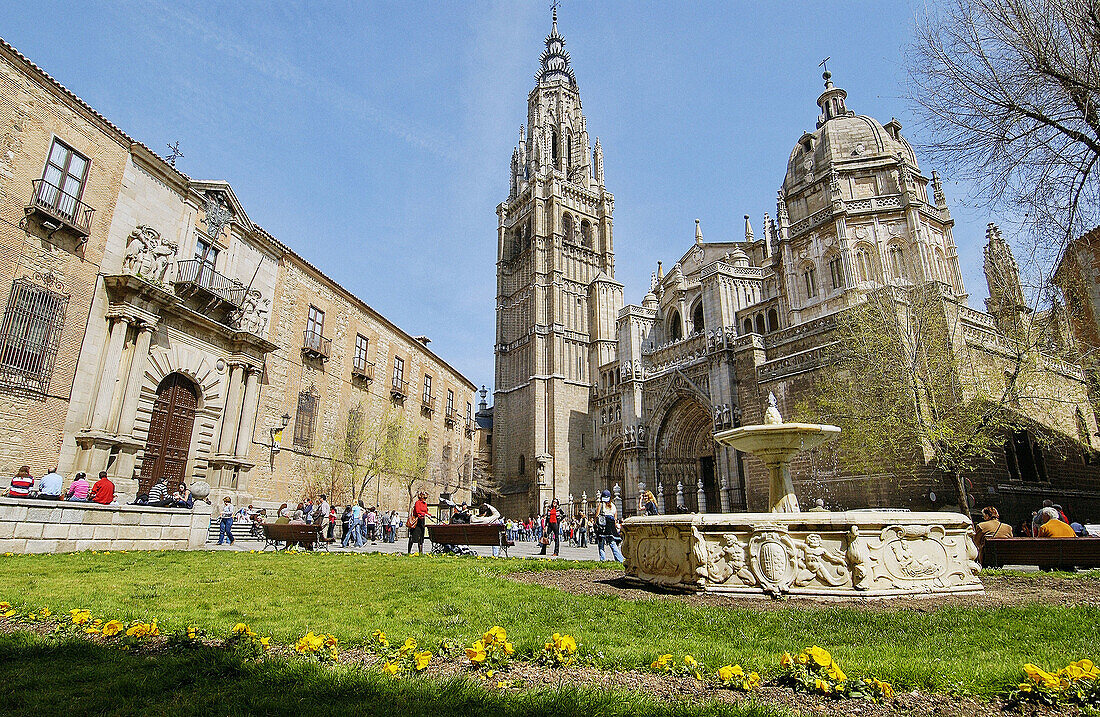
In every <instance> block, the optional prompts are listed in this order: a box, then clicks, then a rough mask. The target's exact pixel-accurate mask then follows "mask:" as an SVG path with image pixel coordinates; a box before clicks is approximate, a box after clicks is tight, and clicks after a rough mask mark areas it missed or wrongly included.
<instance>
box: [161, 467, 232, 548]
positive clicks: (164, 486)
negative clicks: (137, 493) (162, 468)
mask: <svg viewBox="0 0 1100 717" xmlns="http://www.w3.org/2000/svg"><path fill="white" fill-rule="evenodd" d="M146 505H149V506H153V507H154V508H167V507H169V506H171V505H172V496H171V495H169V493H168V481H167V480H165V479H164V478H161V479H160V480H159V481H157V484H156V485H154V486H153V487H152V488H150V489H149V502H148V503H146ZM229 517H230V518H232V517H233V516H232V515H230V516H229ZM230 542H232V541H230Z"/></svg>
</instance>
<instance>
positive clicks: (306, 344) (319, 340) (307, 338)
mask: <svg viewBox="0 0 1100 717" xmlns="http://www.w3.org/2000/svg"><path fill="white" fill-rule="evenodd" d="M302 352H303V353H307V354H312V355H314V356H319V357H321V358H325V359H327V358H328V357H329V356H330V355H331V353H332V339H326V338H325V337H324V336H322V335H321V334H319V333H318V332H316V331H310V330H309V329H306V330H305V331H303V332H302Z"/></svg>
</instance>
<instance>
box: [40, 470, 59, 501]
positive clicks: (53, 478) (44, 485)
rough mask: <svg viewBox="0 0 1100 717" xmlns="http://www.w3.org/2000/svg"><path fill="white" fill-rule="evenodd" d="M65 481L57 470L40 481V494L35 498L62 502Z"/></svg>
mask: <svg viewBox="0 0 1100 717" xmlns="http://www.w3.org/2000/svg"><path fill="white" fill-rule="evenodd" d="M64 483H65V479H64V478H62V477H61V474H60V473H58V472H57V468H54V469H53V470H52V471H50V472H49V473H47V474H46V475H44V476H42V477H41V478H39V479H38V493H37V494H35V496H34V497H35V498H41V499H42V500H61V490H62V486H63V485H64Z"/></svg>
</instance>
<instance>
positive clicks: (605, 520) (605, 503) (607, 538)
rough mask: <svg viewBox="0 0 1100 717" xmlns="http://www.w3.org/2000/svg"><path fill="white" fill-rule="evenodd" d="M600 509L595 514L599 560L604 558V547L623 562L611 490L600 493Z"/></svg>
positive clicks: (616, 514)
mask: <svg viewBox="0 0 1100 717" xmlns="http://www.w3.org/2000/svg"><path fill="white" fill-rule="evenodd" d="M600 498H601V500H600V510H599V512H598V513H597V514H596V547H597V549H598V550H599V552H600V560H601V561H602V560H606V559H607V558H606V557H605V556H604V548H605V547H610V548H611V555H612V556H613V557H614V558H615V560H618V561H619V562H620V563H621V562H623V554H622V552H620V550H619V542H620V541H621V540H622V537H621V536H620V535H619V521H618V511H617V510H616V509H615V501H613V500H611V491H609V490H605V491H604V492H603V493H601V494H600Z"/></svg>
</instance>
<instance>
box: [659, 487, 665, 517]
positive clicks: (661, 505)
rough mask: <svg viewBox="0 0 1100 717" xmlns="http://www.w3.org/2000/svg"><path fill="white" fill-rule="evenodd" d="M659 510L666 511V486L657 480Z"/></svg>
mask: <svg viewBox="0 0 1100 717" xmlns="http://www.w3.org/2000/svg"><path fill="white" fill-rule="evenodd" d="M657 510H659V511H660V512H661V513H665V512H666V511H665V488H664V486H662V485H661V481H657Z"/></svg>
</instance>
